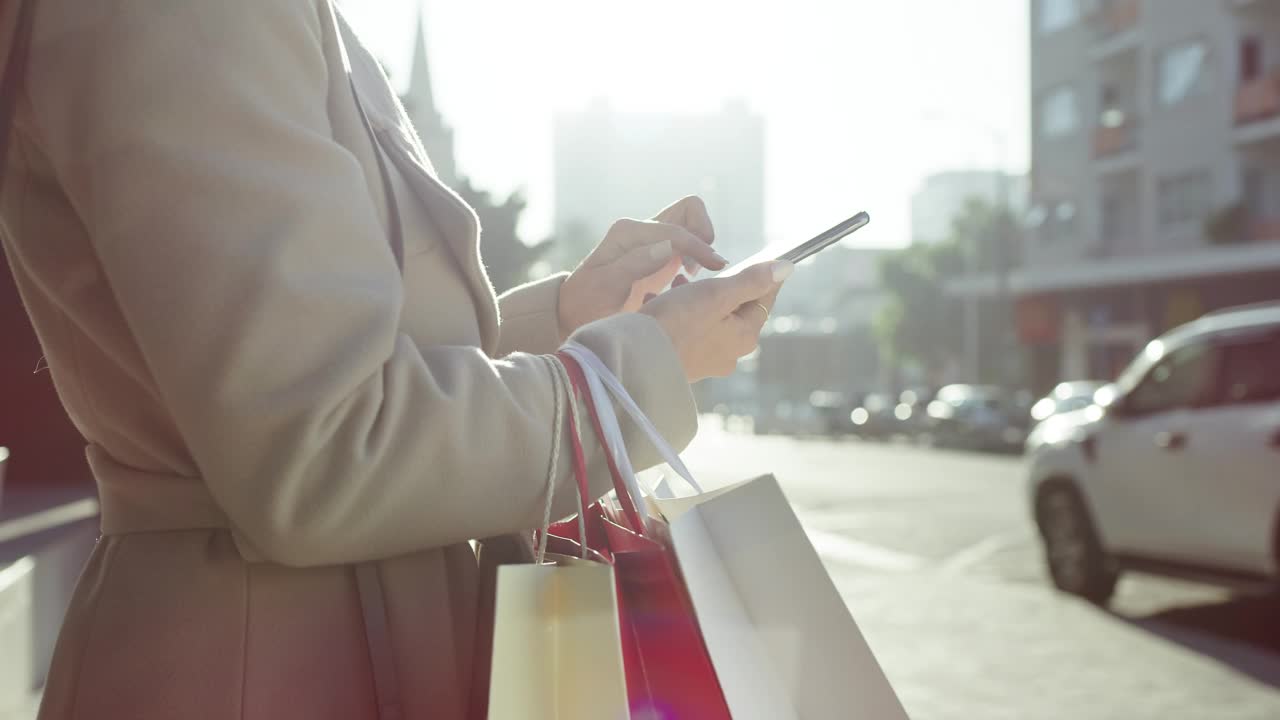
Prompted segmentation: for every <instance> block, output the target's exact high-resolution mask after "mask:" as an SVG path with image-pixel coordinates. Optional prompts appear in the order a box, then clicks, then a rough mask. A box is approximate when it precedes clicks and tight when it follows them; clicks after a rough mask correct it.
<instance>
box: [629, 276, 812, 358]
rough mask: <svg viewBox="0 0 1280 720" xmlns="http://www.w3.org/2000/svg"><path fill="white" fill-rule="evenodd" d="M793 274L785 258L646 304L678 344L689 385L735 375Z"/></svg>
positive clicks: (671, 292)
mask: <svg viewBox="0 0 1280 720" xmlns="http://www.w3.org/2000/svg"><path fill="white" fill-rule="evenodd" d="M794 270H795V266H794V265H792V264H791V263H789V262H786V261H785V260H775V261H773V262H767V263H761V264H759V265H754V266H752V267H750V268H747V269H746V270H744V271H742V272H740V273H738V274H737V275H734V276H733V277H727V278H710V279H707V280H699V281H696V282H690V283H686V284H684V285H681V286H679V287H674V288H672V289H670V290H668V291H667V292H665V293H663V294H662V295H659V296H658V297H656V298H654V299H653V300H650V301H649V302H647V303H645V304H644V306H643V307H642V308H640V312H641V313H644V314H646V315H650V316H652V317H653V318H654V319H655V320H657V321H658V324H659V325H661V326H662V329H663V330H665V331H666V333H667V336H668V337H670V338H671V342H672V344H673V345H675V348H676V352H677V353H678V354H679V356H680V363H681V365H683V366H684V374H685V377H687V378H688V379H689V382H691V383H693V382H697V381H699V380H703V379H705V378H709V377H724V376H726V375H729V374H731V373H733V371H734V368H736V367H737V364H738V358H741V357H742V356H744V355H748V354H750V353H751V352H752V351H753V350H755V348H756V345H757V343H758V341H759V339H760V331H761V330H762V329H763V328H764V324H765V322H766V321H767V320H768V319H769V312H770V311H771V310H772V308H773V301H774V299H775V298H776V297H777V295H778V289H779V288H780V287H781V286H782V282H783V281H784V280H786V279H787V278H788V277H789V276H790V275H791V273H792V271H794Z"/></svg>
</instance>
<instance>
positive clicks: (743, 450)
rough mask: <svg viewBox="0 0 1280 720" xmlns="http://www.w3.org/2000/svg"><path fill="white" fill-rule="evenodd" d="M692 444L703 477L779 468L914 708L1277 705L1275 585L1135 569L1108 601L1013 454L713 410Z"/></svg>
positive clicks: (975, 714)
mask: <svg viewBox="0 0 1280 720" xmlns="http://www.w3.org/2000/svg"><path fill="white" fill-rule="evenodd" d="M684 458H685V461H686V463H687V464H688V465H689V466H690V468H691V469H692V470H693V472H694V474H695V476H697V477H698V478H699V479H700V480H701V481H702V482H704V483H706V484H708V485H720V484H724V483H728V482H733V481H737V480H742V479H746V478H749V477H752V476H755V475H759V474H761V473H763V472H773V473H774V474H775V475H777V477H778V479H779V481H780V483H781V484H782V485H783V488H784V490H785V491H786V493H787V495H788V498H789V499H790V500H791V501H792V503H793V505H794V506H795V508H796V512H797V514H798V515H799V516H800V519H801V521H802V522H803V523H804V524H805V526H806V527H807V528H808V530H809V534H810V538H811V539H812V540H813V543H814V546H815V547H816V548H817V549H818V551H819V553H820V554H821V555H822V557H823V559H824V561H825V563H826V565H827V567H828V569H829V571H830V572H831V575H832V577H833V579H834V580H835V582H836V585H837V587H838V588H839V589H840V591H841V593H842V595H843V596H844V598H845V600H846V602H847V603H848V605H849V607H850V609H851V611H852V613H853V615H854V618H855V619H856V620H857V622H858V623H859V625H860V626H861V628H862V630H863V632H864V633H865V635H866V636H867V639H868V642H870V644H871V646H872V648H873V650H874V651H875V652H876V655H877V657H878V658H879V659H880V662H881V664H882V665H883V667H884V669H885V672H886V674H887V675H888V676H889V679H890V681H891V682H892V683H893V685H894V687H895V689H896V690H897V691H898V693H899V696H900V697H901V699H902V701H903V704H904V705H905V706H906V708H907V711H908V713H909V714H910V716H911V717H912V718H913V719H914V720H953V719H954V720H998V719H1003V718H1008V719H1009V720H1042V719H1043V720H1057V719H1059V718H1061V719H1063V720H1066V719H1068V718H1070V719H1071V720H1103V719H1109V718H1117V719H1120V718H1123V719H1124V720H1145V719H1148V718H1149V719H1151V720H1156V719H1160V720H1166V719H1168V718H1176V719H1178V720H1183V719H1186V720H1200V719H1213V720H1219V719H1221V720H1237V719H1238V720H1275V719H1276V718H1280V598H1275V597H1233V596H1232V595H1231V594H1230V593H1228V592H1226V591H1224V590H1221V589H1218V588H1214V587H1208V586H1203V585H1197V584H1192V583H1185V582H1178V581H1172V580H1165V579H1160V578H1154V577H1148V576H1136V575H1130V576H1125V577H1124V578H1123V579H1122V580H1121V584H1120V587H1119V589H1118V592H1117V596H1116V598H1115V600H1114V601H1113V602H1112V604H1111V607H1110V609H1108V610H1103V609H1100V608H1097V607H1095V606H1092V605H1090V604H1088V603H1085V602H1083V601H1078V600H1075V599H1073V598H1070V597H1066V596H1063V595H1061V594H1059V593H1057V592H1055V591H1054V590H1053V589H1052V587H1051V586H1050V585H1049V583H1048V581H1047V579H1046V575H1045V572H1044V570H1043V569H1042V559H1041V556H1040V549H1039V542H1038V538H1037V536H1036V532H1035V529H1034V526H1033V525H1032V523H1031V520H1030V517H1029V515H1028V512H1027V503H1026V500H1025V496H1024V491H1023V472H1022V468H1023V464H1022V461H1021V460H1020V459H1014V458H1005V457H993V456H981V455H972V454H964V453H949V452H942V451H934V450H929V449H924V448H919V447H914V446H910V445H905V444H877V443H863V442H859V441H856V440H845V441H831V440H818V439H794V438H785V437H757V436H752V435H746V434H738V433H733V432H727V431H725V430H723V429H720V428H719V427H717V426H716V425H715V423H714V422H707V423H704V429H703V430H702V431H701V432H700V433H699V436H698V439H697V440H695V442H694V444H693V445H692V446H691V447H690V448H689V450H688V451H686V453H685V455H684ZM851 717H856V715H851Z"/></svg>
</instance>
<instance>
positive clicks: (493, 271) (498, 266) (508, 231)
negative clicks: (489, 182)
mask: <svg viewBox="0 0 1280 720" xmlns="http://www.w3.org/2000/svg"><path fill="white" fill-rule="evenodd" d="M457 190H458V194H459V195H461V196H462V199H463V200H465V201H466V202H467V204H468V205H470V206H471V207H472V208H474V209H475V211H476V215H477V216H478V217H479V218H480V227H481V228H482V232H481V233H480V257H482V258H483V259H484V264H485V269H486V270H487V271H488V273H489V280H490V281H492V282H493V286H494V288H495V289H496V290H497V291H498V292H499V293H502V292H505V291H507V290H510V289H511V288H513V287H515V286H517V285H520V284H521V283H525V282H528V281H529V279H530V277H529V271H530V269H531V268H532V267H533V264H534V263H536V262H538V260H539V259H541V258H542V256H543V255H545V254H546V252H547V250H549V249H550V248H551V245H552V242H551V240H550V239H546V240H542V241H540V242H537V243H535V244H532V245H530V244H527V243H525V242H524V241H523V240H521V239H520V236H519V234H518V233H517V232H516V227H517V225H518V224H519V222H520V213H522V212H524V209H525V206H526V203H525V200H524V196H523V195H521V194H520V193H519V192H514V193H511V194H510V195H508V196H507V198H506V199H505V200H503V201H502V202H497V201H496V200H495V199H494V197H493V195H492V194H491V193H489V192H487V191H484V190H479V189H477V188H476V187H475V186H473V185H472V184H471V181H470V179H467V178H462V179H461V180H459V181H458V187H457Z"/></svg>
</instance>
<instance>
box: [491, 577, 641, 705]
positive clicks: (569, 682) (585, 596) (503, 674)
mask: <svg viewBox="0 0 1280 720" xmlns="http://www.w3.org/2000/svg"><path fill="white" fill-rule="evenodd" d="M614 587H615V586H614V577H613V568H612V567H610V566H608V565H604V564H600V563H593V562H586V561H581V560H574V559H572V558H557V564H555V565H504V566H503V567H501V568H499V569H498V588H497V602H496V604H495V618H494V637H493V666H492V667H493V674H492V678H491V680H490V684H489V718H490V720H626V718H627V717H628V710H627V687H626V676H625V674H624V672H623V666H622V648H621V645H620V642H619V635H618V633H619V627H618V601H617V596H616V595H615V590H614Z"/></svg>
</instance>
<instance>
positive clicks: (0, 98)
mask: <svg viewBox="0 0 1280 720" xmlns="http://www.w3.org/2000/svg"><path fill="white" fill-rule="evenodd" d="M21 2H22V4H21V5H20V6H19V7H18V17H17V22H16V23H15V24H14V28H13V37H12V38H11V39H10V41H11V45H10V48H9V57H8V58H7V60H6V62H5V64H4V75H3V76H2V77H0V188H2V187H3V186H4V171H3V169H4V168H5V167H7V165H6V163H7V162H8V160H9V135H10V130H12V129H13V114H14V112H15V111H16V110H17V107H18V94H19V91H20V88H21V86H22V81H23V79H24V78H25V77H26V75H27V55H28V54H29V52H30V48H31V26H32V24H33V22H34V20H35V15H36V12H35V10H36V3H35V0H21Z"/></svg>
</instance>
